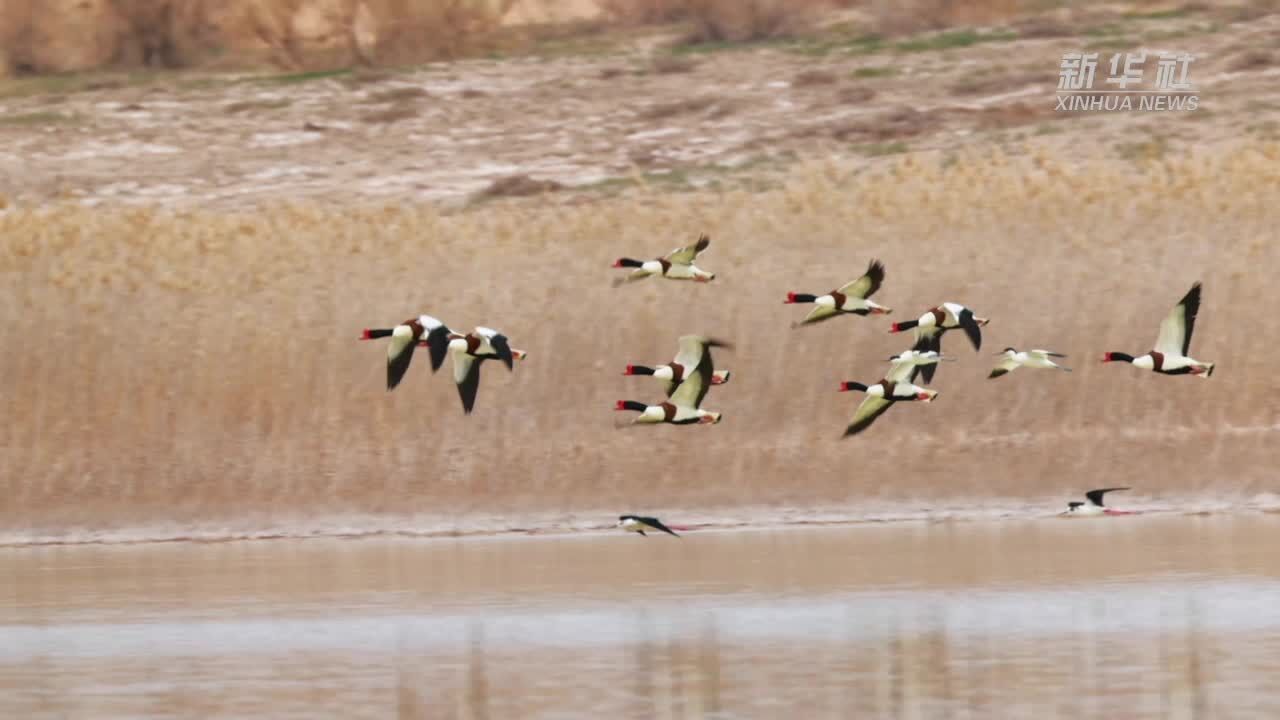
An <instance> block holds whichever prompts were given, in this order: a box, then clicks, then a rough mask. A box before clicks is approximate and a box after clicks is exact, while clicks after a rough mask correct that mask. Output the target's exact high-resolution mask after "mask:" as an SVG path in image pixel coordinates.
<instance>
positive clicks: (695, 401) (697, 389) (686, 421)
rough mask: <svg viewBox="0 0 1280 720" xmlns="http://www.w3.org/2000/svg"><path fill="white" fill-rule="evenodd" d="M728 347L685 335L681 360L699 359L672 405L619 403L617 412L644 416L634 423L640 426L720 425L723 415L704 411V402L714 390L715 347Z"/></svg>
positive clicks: (615, 407)
mask: <svg viewBox="0 0 1280 720" xmlns="http://www.w3.org/2000/svg"><path fill="white" fill-rule="evenodd" d="M716 345H718V346H721V347H723V346H724V344H723V343H721V342H719V341H715V340H711V339H710V338H706V337H702V336H699V335H685V336H683V337H681V338H680V355H677V356H676V357H677V358H678V357H680V356H682V355H683V356H687V357H694V358H697V360H696V361H695V362H693V363H692V364H693V372H692V373H689V374H688V375H687V376H686V377H685V378H684V380H683V381H682V382H681V383H680V386H679V387H677V388H676V389H675V392H673V393H671V397H670V399H669V400H668V401H666V402H663V403H659V404H657V405H647V404H645V403H642V402H637V401H635V400H619V401H618V402H617V404H616V405H615V406H614V409H615V410H631V411H635V412H639V413H640V416H639V417H637V418H636V419H634V420H632V421H631V424H632V425H635V424H637V423H640V424H648V423H671V424H672V425H693V424H715V423H718V422H720V413H718V412H709V411H707V410H703V409H702V408H701V405H702V399H703V398H705V397H706V396H707V391H708V390H709V389H711V374H712V370H711V368H712V360H711V347H712V346H716Z"/></svg>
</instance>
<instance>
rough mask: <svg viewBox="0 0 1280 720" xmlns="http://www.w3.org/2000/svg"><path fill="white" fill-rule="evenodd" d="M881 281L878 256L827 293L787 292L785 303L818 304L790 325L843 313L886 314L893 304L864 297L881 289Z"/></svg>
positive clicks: (881, 270) (812, 321)
mask: <svg viewBox="0 0 1280 720" xmlns="http://www.w3.org/2000/svg"><path fill="white" fill-rule="evenodd" d="M883 282H884V265H883V264H882V263H881V262H880V261H879V260H872V261H871V264H870V265H869V266H867V271H866V272H865V273H863V274H862V276H861V277H859V278H858V279H857V280H853V281H851V282H848V283H845V284H844V285H842V286H840V287H839V288H837V289H835V290H832V291H831V292H829V293H827V294H826V295H811V294H809V293H794V292H791V293H787V299H786V300H785V301H784V302H785V303H786V304H788V305H790V304H796V303H813V304H815V305H817V307H815V308H814V309H812V310H810V311H809V314H808V315H806V316H805V318H804V320H801V321H800V322H797V323H792V324H791V327H793V328H794V327H800V326H802V325H811V324H813V323H816V322H821V321H823V320H828V319H830V318H833V317H835V316H837V315H842V314H848V315H888V314H889V313H891V312H893V309H892V308H887V307H885V306H883V305H880V304H877V303H875V302H873V301H871V300H868V299H867V298H869V297H871V296H872V295H874V294H875V292H876V291H877V290H879V289H880V284H881V283H883Z"/></svg>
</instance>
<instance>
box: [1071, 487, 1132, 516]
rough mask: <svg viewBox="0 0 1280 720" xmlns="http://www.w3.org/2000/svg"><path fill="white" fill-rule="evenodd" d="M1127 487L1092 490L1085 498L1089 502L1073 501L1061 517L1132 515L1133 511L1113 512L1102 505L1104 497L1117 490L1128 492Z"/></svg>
mask: <svg viewBox="0 0 1280 720" xmlns="http://www.w3.org/2000/svg"><path fill="white" fill-rule="evenodd" d="M1128 489H1129V488H1127V487H1113V488H1102V489H1101V490H1090V491H1089V492H1087V493H1085V494H1084V496H1085V498H1086V499H1087V502H1080V501H1073V502H1069V503H1067V509H1066V510H1065V511H1063V512H1062V513H1060V515H1080V516H1086V515H1132V514H1133V512H1132V511H1124V510H1112V509H1111V508H1109V507H1105V506H1104V505H1103V504H1102V496H1103V495H1106V494H1107V493H1109V492H1114V491H1117V490H1128Z"/></svg>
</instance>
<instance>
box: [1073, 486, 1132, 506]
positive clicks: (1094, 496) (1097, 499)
mask: <svg viewBox="0 0 1280 720" xmlns="http://www.w3.org/2000/svg"><path fill="white" fill-rule="evenodd" d="M1128 489H1129V488H1127V487H1113V488H1102V489H1101V490H1090V491H1089V492H1087V493H1085V494H1084V496H1085V497H1087V498H1089V502H1091V503H1093V504H1094V505H1097V506H1098V507H1102V496H1103V495H1106V494H1107V493H1109V492H1114V491H1116V490H1128Z"/></svg>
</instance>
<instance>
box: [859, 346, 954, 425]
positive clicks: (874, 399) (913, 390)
mask: <svg viewBox="0 0 1280 720" xmlns="http://www.w3.org/2000/svg"><path fill="white" fill-rule="evenodd" d="M939 359H940V357H938V356H934V357H928V358H924V357H920V356H913V357H911V358H910V359H908V360H897V361H894V362H893V364H892V365H891V366H890V368H889V372H887V373H885V376H884V379H882V380H881V381H880V382H878V383H875V384H874V385H863V384H862V383H859V382H843V383H840V392H849V391H851V390H859V391H861V392H864V393H866V394H867V397H866V399H865V400H863V401H862V404H860V405H858V409H857V410H855V411H854V413H853V417H852V418H850V419H849V424H848V426H846V427H845V430H844V437H849V436H850V435H857V434H858V433H860V432H862V431H863V430H866V429H867V428H869V427H871V423H873V422H875V420H876V418H878V417H880V416H881V415H883V414H884V412H885V411H886V410H888V409H889V407H890V406H892V405H893V404H894V403H899V402H914V401H920V402H932V401H933V399H934V398H935V397H937V396H938V391H937V390H929V389H928V388H923V387H920V386H919V385H915V384H912V382H911V378H912V377H914V376H915V372H916V370H918V369H920V368H922V367H926V366H930V365H934V364H936V363H937V362H938V360H939Z"/></svg>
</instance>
